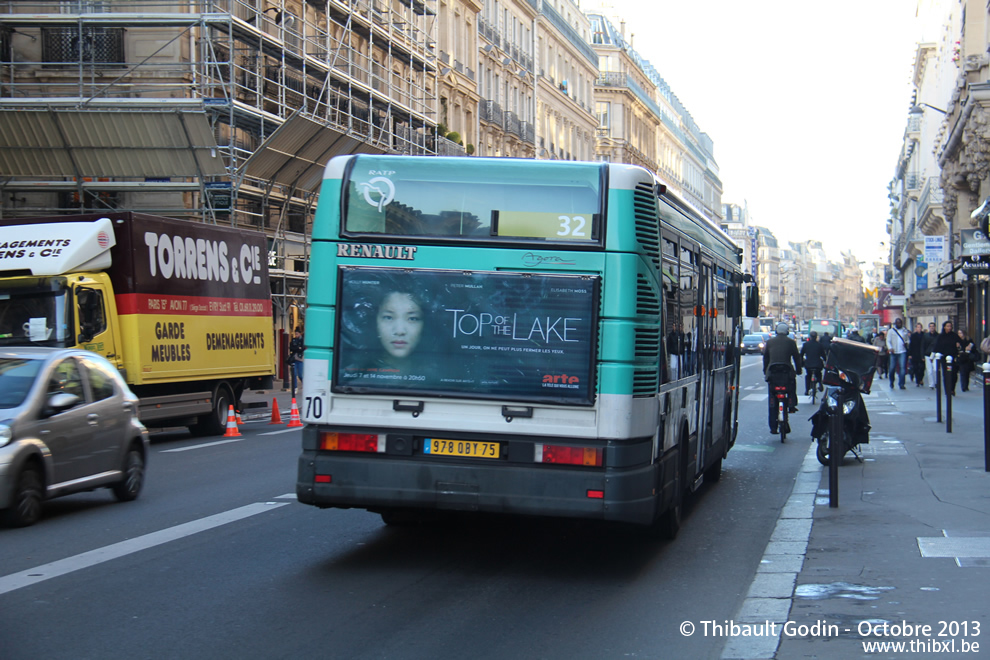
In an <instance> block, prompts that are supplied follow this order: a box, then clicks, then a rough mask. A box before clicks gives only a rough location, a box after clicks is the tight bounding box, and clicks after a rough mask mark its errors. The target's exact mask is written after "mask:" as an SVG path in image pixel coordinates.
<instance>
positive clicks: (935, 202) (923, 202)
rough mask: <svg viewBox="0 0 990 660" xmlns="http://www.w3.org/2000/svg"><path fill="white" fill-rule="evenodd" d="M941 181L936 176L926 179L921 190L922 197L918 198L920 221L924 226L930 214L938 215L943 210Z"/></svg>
mask: <svg viewBox="0 0 990 660" xmlns="http://www.w3.org/2000/svg"><path fill="white" fill-rule="evenodd" d="M943 197H944V193H943V192H942V183H941V181H940V180H939V179H938V178H937V177H934V176H930V177H928V178H927V179H925V185H924V187H923V188H922V189H921V196H920V197H919V198H918V221H919V222H920V223H921V224H922V225H924V224H925V222H926V220H927V216H928V214H929V213H937V212H938V211H939V210H941V208H942V199H943Z"/></svg>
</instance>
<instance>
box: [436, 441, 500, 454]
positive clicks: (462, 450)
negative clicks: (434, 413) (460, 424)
mask: <svg viewBox="0 0 990 660" xmlns="http://www.w3.org/2000/svg"><path fill="white" fill-rule="evenodd" d="M423 453H424V454H439V455H441V456H467V457H470V458H498V443H497V442H477V441H475V440H444V439H443V438H426V439H425V440H424V441H423Z"/></svg>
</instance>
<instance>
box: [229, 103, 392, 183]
mask: <svg viewBox="0 0 990 660" xmlns="http://www.w3.org/2000/svg"><path fill="white" fill-rule="evenodd" d="M355 153H365V154H382V153H385V150H384V149H380V148H377V147H375V146H374V145H372V144H370V143H368V142H365V141H364V140H362V139H359V138H356V137H351V136H348V135H346V134H345V133H341V132H340V131H337V130H335V129H334V128H332V127H330V126H328V125H326V124H322V123H320V122H318V121H315V120H313V119H311V118H310V117H309V116H306V115H303V114H301V113H296V114H294V115H292V116H291V117H289V118H288V119H287V120H286V121H285V123H284V124H282V125H281V126H279V127H278V129H277V130H276V131H275V132H274V133H272V134H271V137H269V138H268V139H267V140H265V142H264V143H263V144H262V145H261V146H260V147H258V149H257V150H255V152H254V153H253V154H251V156H250V157H249V158H248V159H247V160H246V161H245V162H244V165H243V166H242V170H243V172H244V173H245V174H247V175H248V176H250V177H252V178H255V179H261V180H263V181H274V182H275V183H279V184H282V185H286V186H290V187H292V186H294V187H297V188H299V189H301V190H309V191H316V190H318V189H319V187H320V183H321V182H322V181H323V169H324V168H325V167H326V164H327V161H329V160H330V159H331V158H333V157H334V156H340V155H346V154H355Z"/></svg>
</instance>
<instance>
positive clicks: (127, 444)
mask: <svg viewBox="0 0 990 660" xmlns="http://www.w3.org/2000/svg"><path fill="white" fill-rule="evenodd" d="M137 410H138V406H137V397H136V396H135V395H134V393H133V392H131V390H130V388H128V387H127V383H125V382H124V379H123V378H121V376H120V374H119V373H118V371H117V369H116V368H115V367H114V366H113V365H112V364H110V362H108V361H107V360H105V359H104V358H103V357H101V356H99V355H96V354H95V353H90V352H89V351H83V350H77V349H61V348H9V349H6V348H5V349H0V517H2V518H4V519H5V520H4V522H6V523H7V524H8V525H11V526H16V527H23V526H27V525H32V524H34V523H35V522H37V521H38V520H39V519H40V518H41V515H42V503H43V502H44V500H46V499H50V498H53V497H58V496H60V495H68V494H70V493H77V492H80V491H85V490H93V489H95V488H110V489H112V490H113V493H114V495H115V496H116V497H117V499H118V500H121V501H129V500H133V499H135V498H136V497H137V496H138V494H139V493H140V492H141V486H142V485H143V484H144V477H145V465H146V461H147V456H148V430H147V429H146V428H145V427H144V426H143V425H142V424H141V422H139V421H138V418H137Z"/></svg>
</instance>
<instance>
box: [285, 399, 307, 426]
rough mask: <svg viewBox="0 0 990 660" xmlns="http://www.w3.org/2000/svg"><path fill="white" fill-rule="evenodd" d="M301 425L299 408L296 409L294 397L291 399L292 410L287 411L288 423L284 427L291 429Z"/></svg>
mask: <svg viewBox="0 0 990 660" xmlns="http://www.w3.org/2000/svg"><path fill="white" fill-rule="evenodd" d="M302 425H303V423H302V420H301V419H299V408H298V407H296V397H292V410H290V411H289V423H288V424H286V427H288V428H290V429H291V428H293V427H296V426H302Z"/></svg>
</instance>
